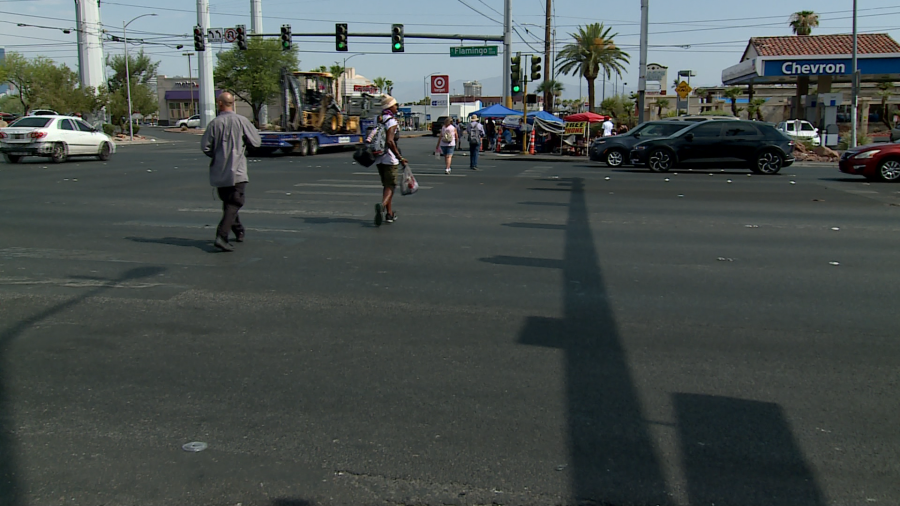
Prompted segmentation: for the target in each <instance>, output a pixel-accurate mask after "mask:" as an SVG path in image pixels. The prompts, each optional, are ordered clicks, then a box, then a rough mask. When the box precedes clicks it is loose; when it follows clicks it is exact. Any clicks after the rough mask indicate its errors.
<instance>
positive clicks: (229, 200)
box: [216, 183, 247, 241]
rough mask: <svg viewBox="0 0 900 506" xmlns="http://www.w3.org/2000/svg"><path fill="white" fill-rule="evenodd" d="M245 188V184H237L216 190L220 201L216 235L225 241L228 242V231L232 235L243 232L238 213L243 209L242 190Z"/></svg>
mask: <svg viewBox="0 0 900 506" xmlns="http://www.w3.org/2000/svg"><path fill="white" fill-rule="evenodd" d="M246 187H247V183H238V184H236V185H234V186H224V187H222V188H217V190H218V191H219V198H220V199H222V221H220V222H219V226H218V228H216V235H218V236H219V237H221V238H222V239H225V240H226V241H227V240H228V231H229V230H230V231H232V232H234V235H238V234H240V233H242V232H243V231H244V226H243V225H241V218H240V216H238V211H240V210H241V208H242V207H244V188H246Z"/></svg>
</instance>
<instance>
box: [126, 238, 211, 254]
mask: <svg viewBox="0 0 900 506" xmlns="http://www.w3.org/2000/svg"><path fill="white" fill-rule="evenodd" d="M125 239H128V240H129V241H133V242H142V243H150V244H166V245H169V246H181V247H184V248H197V249H199V250H201V251H205V252H206V253H216V252H218V251H219V249H218V248H216V247H215V246H213V241H212V240H204V239H185V238H183V237H160V238H152V237H126V238H125Z"/></svg>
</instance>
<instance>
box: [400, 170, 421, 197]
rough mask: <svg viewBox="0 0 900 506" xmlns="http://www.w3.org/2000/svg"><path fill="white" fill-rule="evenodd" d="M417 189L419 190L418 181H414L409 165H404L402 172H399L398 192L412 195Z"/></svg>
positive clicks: (414, 177)
mask: <svg viewBox="0 0 900 506" xmlns="http://www.w3.org/2000/svg"><path fill="white" fill-rule="evenodd" d="M417 191H419V182H418V181H416V176H414V175H413V173H412V169H410V168H409V165H404V166H403V173H402V174H400V194H401V195H412V194H413V193H416V192H417Z"/></svg>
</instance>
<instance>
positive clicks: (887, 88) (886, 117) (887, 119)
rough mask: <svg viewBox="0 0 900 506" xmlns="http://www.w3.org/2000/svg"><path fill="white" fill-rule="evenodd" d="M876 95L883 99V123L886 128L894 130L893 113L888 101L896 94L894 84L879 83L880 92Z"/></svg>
mask: <svg viewBox="0 0 900 506" xmlns="http://www.w3.org/2000/svg"><path fill="white" fill-rule="evenodd" d="M875 94H876V95H878V96H879V97H881V121H882V122H884V124H885V126H886V127H888V128H892V126H891V113H890V111H888V105H887V101H888V99H890V98H891V96H892V95H893V94H894V83H878V91H877V92H876V93H875Z"/></svg>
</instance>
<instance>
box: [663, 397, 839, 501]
mask: <svg viewBox="0 0 900 506" xmlns="http://www.w3.org/2000/svg"><path fill="white" fill-rule="evenodd" d="M673 405H674V407H675V414H676V419H677V420H678V433H679V440H680V444H681V455H682V466H683V468H684V475H685V478H686V479H687V485H688V496H689V499H690V504H766V505H768V506H824V505H825V504H826V502H825V500H824V498H823V494H822V492H821V490H820V489H819V487H818V485H817V483H816V480H815V477H814V476H813V473H812V470H811V469H810V467H809V465H808V464H807V463H806V460H805V459H804V457H803V453H802V452H801V451H800V448H799V447H798V445H797V442H796V441H795V440H794V436H793V434H792V433H791V428H790V425H789V423H788V421H787V419H786V417H785V415H784V411H783V410H782V409H781V406H779V405H777V404H773V403H769V402H759V401H750V400H744V399H735V398H731V397H719V396H711V395H697V394H685V393H676V394H674V395H673Z"/></svg>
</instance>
